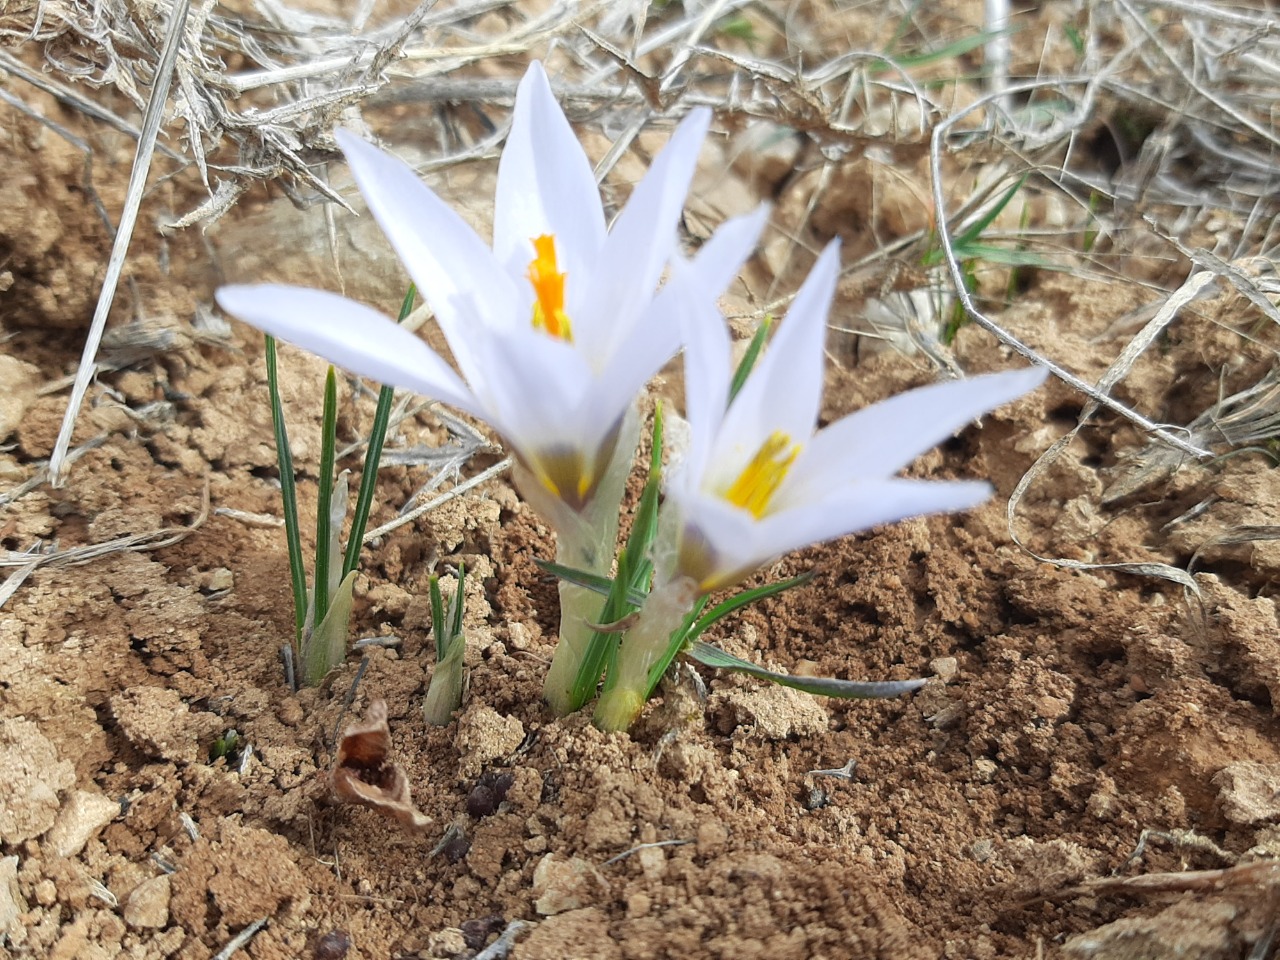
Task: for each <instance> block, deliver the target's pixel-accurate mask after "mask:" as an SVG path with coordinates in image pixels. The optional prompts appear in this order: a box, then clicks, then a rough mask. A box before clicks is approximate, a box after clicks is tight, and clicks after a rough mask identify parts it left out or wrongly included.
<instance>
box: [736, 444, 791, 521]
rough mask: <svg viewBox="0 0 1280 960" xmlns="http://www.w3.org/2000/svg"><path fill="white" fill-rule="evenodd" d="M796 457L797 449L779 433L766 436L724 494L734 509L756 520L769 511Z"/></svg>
mask: <svg viewBox="0 0 1280 960" xmlns="http://www.w3.org/2000/svg"><path fill="white" fill-rule="evenodd" d="M799 455H800V446H799V444H795V443H792V442H791V438H790V437H788V436H787V435H786V434H785V433H783V432H782V431H781V430H775V431H774V432H773V433H772V434H770V435H769V438H768V439H767V440H765V442H764V443H762V444H760V449H759V450H757V451H756V455H755V456H754V457H752V458H751V462H750V463H748V464H747V465H746V467H745V468H744V469H743V471H742V473H740V474H739V475H738V479H737V480H735V481H733V483H732V484H731V485H730V486H729V489H727V490H726V491H725V492H724V498H725V499H726V500H728V501H729V502H730V503H732V504H733V505H734V506H737V507H741V508H742V509H743V510H748V511H750V512H751V514H752V515H753V516H755V518H756V519H757V520H759V519H760V518H761V517H763V516H764V515H765V514H766V513H767V512H768V511H769V501H770V500H772V499H773V495H774V494H775V493H777V491H778V488H779V487H780V486H782V481H783V480H785V479H786V478H787V471H788V470H790V469H791V464H793V463H794V462H795V459H796V457H798V456H799Z"/></svg>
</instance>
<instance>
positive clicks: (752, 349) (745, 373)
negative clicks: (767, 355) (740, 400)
mask: <svg viewBox="0 0 1280 960" xmlns="http://www.w3.org/2000/svg"><path fill="white" fill-rule="evenodd" d="M772 326H773V317H770V316H766V317H765V318H764V319H763V320H761V321H760V326H758V327H757V328H756V332H755V333H754V334H753V335H752V337H751V342H750V343H749V344H747V352H746V353H744V354H743V355H742V362H741V363H739V364H738V369H736V370H734V371H733V380H732V381H731V382H730V383H729V402H730V403H733V398H734V397H736V396H737V395H738V391H739V390H741V389H742V385H743V384H744V383H746V382H747V377H749V376H750V375H751V371H752V369H754V368H755V365H756V361H757V360H759V359H760V351H761V350H763V349H764V342H765V340H766V339H768V337H769V328H770V327H772Z"/></svg>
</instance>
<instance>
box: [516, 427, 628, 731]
mask: <svg viewBox="0 0 1280 960" xmlns="http://www.w3.org/2000/svg"><path fill="white" fill-rule="evenodd" d="M639 440H640V415H639V412H638V411H637V409H636V407H635V406H634V405H632V407H631V408H630V409H629V410H628V411H627V413H626V415H625V417H624V418H623V421H622V426H621V427H620V428H619V432H618V442H617V445H616V447H615V448H614V453H613V457H612V459H611V460H610V461H609V466H608V467H607V468H606V469H605V472H604V475H603V476H602V477H601V480H600V482H599V484H598V485H597V487H596V492H595V495H594V496H593V497H592V499H591V501H590V502H589V503H588V504H587V505H586V507H584V508H583V509H582V510H581V511H574V510H571V509H569V508H568V507H567V506H566V505H565V504H564V503H563V502H562V501H561V500H559V499H558V498H556V497H554V496H553V495H551V494H550V493H548V492H547V491H546V490H545V489H544V488H543V486H542V485H541V484H540V483H538V481H537V480H536V479H535V478H534V477H532V476H531V475H530V474H529V473H528V471H526V470H525V469H524V468H523V467H517V468H516V470H515V479H516V485H517V486H518V487H519V489H520V493H521V494H522V495H523V496H524V498H525V500H526V501H528V503H529V504H530V506H532V507H533V508H534V509H535V510H536V511H537V512H538V513H539V514H540V515H541V516H542V517H543V519H545V520H546V521H547V522H548V523H550V524H551V526H552V528H553V529H554V530H555V532H556V562H557V563H559V564H561V565H563V566H566V567H572V568H574V569H575V570H583V571H586V572H587V573H593V574H596V575H597V576H602V577H607V576H608V575H609V574H610V572H611V568H612V566H613V558H614V553H615V552H616V549H617V544H618V513H619V509H620V507H621V504H622V494H623V491H624V490H625V489H626V485H627V477H628V476H629V475H630V474H631V464H632V461H633V460H634V459H635V452H636V447H637V445H638V444H639ZM603 606H604V597H602V596H601V595H600V594H599V593H596V592H595V591H594V590H591V589H589V588H587V587H581V586H578V585H577V584H572V583H567V582H566V581H563V580H562V581H560V639H559V642H558V643H557V644H556V651H555V654H554V655H553V656H552V659H551V668H550V670H548V671H547V679H546V682H545V685H544V687H543V695H544V696H545V697H546V700H547V702H548V703H549V704H551V709H552V710H554V711H555V713H556V714H557V715H558V716H565V715H567V714H569V713H572V712H573V711H574V710H577V709H578V708H579V707H581V706H582V703H583V702H585V700H584V699H582V698H575V696H574V692H573V691H574V687H575V686H576V683H577V679H578V674H579V672H580V670H581V669H582V663H583V660H584V659H585V657H586V654H587V650H588V647H589V646H590V644H591V640H592V637H593V636H594V633H595V630H594V628H593V627H592V626H591V624H593V623H598V622H599V618H600V611H601V608H602V607H603ZM589 696H590V694H588V697H589Z"/></svg>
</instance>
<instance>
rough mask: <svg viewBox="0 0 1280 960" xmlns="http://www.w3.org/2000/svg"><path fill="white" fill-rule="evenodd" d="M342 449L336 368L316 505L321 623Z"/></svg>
mask: <svg viewBox="0 0 1280 960" xmlns="http://www.w3.org/2000/svg"><path fill="white" fill-rule="evenodd" d="M337 446H338V375H337V374H336V373H335V372H334V369H333V367H332V366H331V367H329V374H328V376H326V377H325V380H324V420H323V422H322V423H321V425H320V495H319V498H318V500H317V503H316V570H315V576H314V578H313V582H312V596H313V597H314V599H315V603H314V607H315V614H314V617H313V619H312V623H320V622H321V621H323V620H324V618H325V616H326V615H327V614H328V613H329V567H330V564H331V562H332V561H333V560H334V559H336V558H334V557H330V556H329V543H330V536H331V530H330V528H331V525H332V513H331V510H330V505H331V504H332V502H333V462H334V456H335V453H336V451H337Z"/></svg>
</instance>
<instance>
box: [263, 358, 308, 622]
mask: <svg viewBox="0 0 1280 960" xmlns="http://www.w3.org/2000/svg"><path fill="white" fill-rule="evenodd" d="M276 359H277V358H276V338H275V337H271V336H269V337H267V391H268V393H269V394H270V398H271V426H272V429H273V431H274V432H275V438H276V463H277V464H278V466H279V470H280V499H281V501H282V502H283V505H284V536H285V542H286V543H287V544H288V547H289V584H290V586H291V587H292V588H293V627H294V642H295V643H301V641H302V627H303V624H304V623H305V622H306V618H307V573H306V570H305V568H304V565H303V560H302V536H301V534H300V532H299V528H298V488H297V480H296V478H295V477H294V475H293V451H292V449H291V448H290V447H289V431H288V430H287V429H286V428H285V423H284V406H283V405H282V404H281V402H280V378H279V373H278V371H277V365H276Z"/></svg>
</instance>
